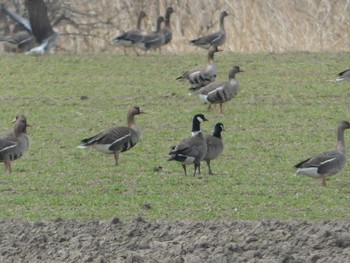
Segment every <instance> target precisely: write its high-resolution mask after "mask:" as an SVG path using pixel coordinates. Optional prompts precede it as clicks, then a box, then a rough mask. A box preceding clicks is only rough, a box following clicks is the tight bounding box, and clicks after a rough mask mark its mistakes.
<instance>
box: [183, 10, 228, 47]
mask: <svg viewBox="0 0 350 263" xmlns="http://www.w3.org/2000/svg"><path fill="white" fill-rule="evenodd" d="M226 16H228V14H227V12H226V11H223V12H221V14H220V30H219V31H218V32H215V33H212V34H209V35H205V36H202V37H200V38H197V39H194V40H191V41H190V44H191V45H193V46H197V47H201V48H205V49H209V48H210V46H221V45H223V44H224V43H225V42H226V31H225V26H224V18H225V17H226Z"/></svg>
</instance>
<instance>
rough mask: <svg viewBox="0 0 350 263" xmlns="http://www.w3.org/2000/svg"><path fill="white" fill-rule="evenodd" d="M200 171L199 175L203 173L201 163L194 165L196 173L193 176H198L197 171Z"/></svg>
mask: <svg viewBox="0 0 350 263" xmlns="http://www.w3.org/2000/svg"><path fill="white" fill-rule="evenodd" d="M197 169H198V174H200V173H201V163H195V164H194V172H193V176H196V171H197Z"/></svg>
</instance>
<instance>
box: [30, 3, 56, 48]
mask: <svg viewBox="0 0 350 263" xmlns="http://www.w3.org/2000/svg"><path fill="white" fill-rule="evenodd" d="M25 4H26V7H27V9H28V12H29V22H30V26H31V28H32V33H33V35H34V37H35V39H36V42H37V43H38V44H39V46H36V47H34V48H32V49H31V50H29V51H27V52H26V54H32V55H43V54H45V53H47V52H49V50H50V49H52V48H53V47H55V46H56V44H57V42H58V39H59V33H58V32H57V31H55V30H54V29H53V28H52V26H51V24H50V21H49V18H48V16H47V7H46V5H45V3H44V1H43V0H25Z"/></svg>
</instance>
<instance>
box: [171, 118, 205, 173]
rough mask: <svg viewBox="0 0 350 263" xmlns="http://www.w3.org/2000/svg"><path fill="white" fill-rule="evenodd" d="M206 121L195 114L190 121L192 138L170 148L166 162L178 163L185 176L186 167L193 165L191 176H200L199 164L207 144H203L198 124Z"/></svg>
mask: <svg viewBox="0 0 350 263" xmlns="http://www.w3.org/2000/svg"><path fill="white" fill-rule="evenodd" d="M203 121H207V119H206V118H205V117H204V115H203V114H196V115H195V116H194V117H193V121H192V136H191V137H189V138H186V139H183V140H181V141H180V142H179V143H178V144H176V145H175V146H173V147H171V148H172V150H171V151H170V153H169V155H170V156H171V157H170V158H169V159H168V161H178V162H180V163H181V165H182V168H183V170H184V172H185V175H187V172H186V165H189V164H194V172H193V176H195V175H196V171H197V169H198V173H199V174H200V172H201V170H200V162H201V161H202V160H203V158H204V156H205V154H206V152H207V144H206V143H205V140H204V136H203V134H202V131H201V128H200V124H201V122H203Z"/></svg>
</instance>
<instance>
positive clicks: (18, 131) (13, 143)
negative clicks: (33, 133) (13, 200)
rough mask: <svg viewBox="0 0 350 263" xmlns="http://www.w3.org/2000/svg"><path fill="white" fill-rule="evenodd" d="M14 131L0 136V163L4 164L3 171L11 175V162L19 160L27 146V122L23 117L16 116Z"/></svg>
mask: <svg viewBox="0 0 350 263" xmlns="http://www.w3.org/2000/svg"><path fill="white" fill-rule="evenodd" d="M13 122H14V123H15V127H14V131H13V132H12V133H9V134H6V135H2V136H0V162H3V163H4V164H5V171H9V173H11V171H12V169H11V161H14V160H16V159H18V158H20V157H21V156H22V155H23V154H24V152H25V151H26V150H27V149H28V146H29V137H28V136H27V127H28V126H29V125H28V124H27V120H26V118H25V117H24V116H23V115H18V116H16V118H15V120H14V121H13Z"/></svg>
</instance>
